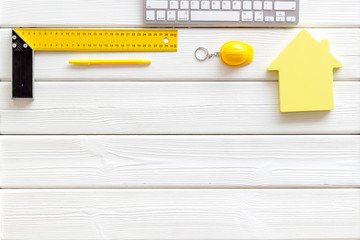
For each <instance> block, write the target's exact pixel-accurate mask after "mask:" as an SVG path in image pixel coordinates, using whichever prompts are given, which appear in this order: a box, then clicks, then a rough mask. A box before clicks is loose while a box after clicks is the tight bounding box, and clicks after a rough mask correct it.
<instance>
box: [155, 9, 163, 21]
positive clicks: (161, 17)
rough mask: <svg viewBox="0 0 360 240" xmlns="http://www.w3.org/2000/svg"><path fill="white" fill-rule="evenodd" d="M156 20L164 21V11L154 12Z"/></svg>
mask: <svg viewBox="0 0 360 240" xmlns="http://www.w3.org/2000/svg"><path fill="white" fill-rule="evenodd" d="M156 19H157V20H158V21H165V11H162V10H161V11H157V12H156Z"/></svg>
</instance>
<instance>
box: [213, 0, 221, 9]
mask: <svg viewBox="0 0 360 240" xmlns="http://www.w3.org/2000/svg"><path fill="white" fill-rule="evenodd" d="M220 5H221V2H220V1H212V2H211V9H214V10H219V9H220Z"/></svg>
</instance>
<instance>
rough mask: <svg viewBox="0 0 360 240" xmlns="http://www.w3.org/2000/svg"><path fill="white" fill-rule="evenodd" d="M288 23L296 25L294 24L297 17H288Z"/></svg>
mask: <svg viewBox="0 0 360 240" xmlns="http://www.w3.org/2000/svg"><path fill="white" fill-rule="evenodd" d="M286 21H287V22H292V23H294V22H296V17H287V18H286Z"/></svg>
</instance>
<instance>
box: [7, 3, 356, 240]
mask: <svg viewBox="0 0 360 240" xmlns="http://www.w3.org/2000/svg"><path fill="white" fill-rule="evenodd" d="M300 2H301V10H300V12H301V20H300V25H299V27H298V28H282V29H272V28H245V29H244V28H216V29H210V28H209V29H207V28H202V29H186V28H183V29H179V51H178V52H177V53H103V52H97V53H91V54H89V53H76V52H72V53H53V52H51V53H50V52H43V53H36V56H35V80H36V82H35V85H34V88H35V90H34V94H35V99H34V101H13V100H11V83H10V80H11V48H10V43H11V30H10V28H11V27H116V28H117V27H131V28H137V27H144V25H143V24H142V15H141V9H142V0H127V1H125V0H101V1H100V0H77V1H73V0H61V1H60V0H52V1H46V0H31V1H26V0H0V27H1V28H0V81H1V82H0V134H2V135H0V187H1V188H2V189H1V190H0V193H1V195H0V204H1V205H0V207H1V208H0V217H1V228H0V234H1V239H2V240H20V239H21V240H100V239H107V240H124V239H136V240H140V239H141V240H155V239H156V240H162V239H166V240H197V239H201V240H205V239H211V240H230V239H239V240H240V239H242V240H245V239H247V240H248V239H271V240H285V239H286V240H288V239H297V240H305V239H307V240H325V239H342V240H343V239H346V240H350V239H351V240H354V239H360V190H359V187H360V137H359V134H360V28H359V27H360V2H359V0H341V1H334V0H330V1H329V0H300ZM301 28H306V29H307V30H308V31H309V32H310V33H311V34H312V35H313V36H314V37H315V38H317V39H318V40H321V39H329V40H330V48H331V52H332V53H333V54H334V56H336V58H337V59H339V60H340V61H341V62H342V63H343V65H344V67H343V68H342V69H340V70H338V71H336V72H335V75H334V78H335V80H336V81H335V83H334V88H335V110H334V111H331V112H313V113H291V114H281V113H280V112H279V107H278V87H277V75H276V73H270V72H267V71H266V68H267V66H268V65H269V64H270V63H271V61H272V60H273V59H274V58H275V57H276V56H277V55H278V54H279V53H280V52H281V51H282V49H283V48H284V47H285V46H286V45H287V44H288V43H289V42H290V41H291V39H292V38H294V37H295V36H296V34H297V33H298V32H299V31H300V30H301ZM230 40H240V41H244V42H247V43H249V44H251V45H252V46H254V48H255V59H254V62H253V63H252V64H251V65H249V66H247V67H244V68H237V69H230V68H228V67H226V66H224V65H222V64H221V63H220V61H219V60H215V59H213V60H211V61H208V62H206V63H200V62H197V61H196V60H195V59H194V57H193V52H194V50H195V49H196V48H197V47H199V46H205V47H207V48H209V49H212V50H217V49H219V48H220V46H221V45H222V44H223V43H225V42H226V41H230ZM135 56H137V57H141V58H142V57H144V58H145V57H148V58H150V59H152V60H153V64H152V65H151V66H149V67H146V68H134V67H94V68H85V69H84V68H83V69H82V68H79V67H74V66H72V67H71V66H69V65H68V64H67V62H68V60H69V59H73V58H82V57H83V58H127V57H135Z"/></svg>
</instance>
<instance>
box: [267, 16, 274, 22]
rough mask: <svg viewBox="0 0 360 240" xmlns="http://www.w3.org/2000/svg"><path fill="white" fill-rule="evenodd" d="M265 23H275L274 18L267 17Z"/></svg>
mask: <svg viewBox="0 0 360 240" xmlns="http://www.w3.org/2000/svg"><path fill="white" fill-rule="evenodd" d="M265 22H274V17H272V16H266V17H265Z"/></svg>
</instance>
